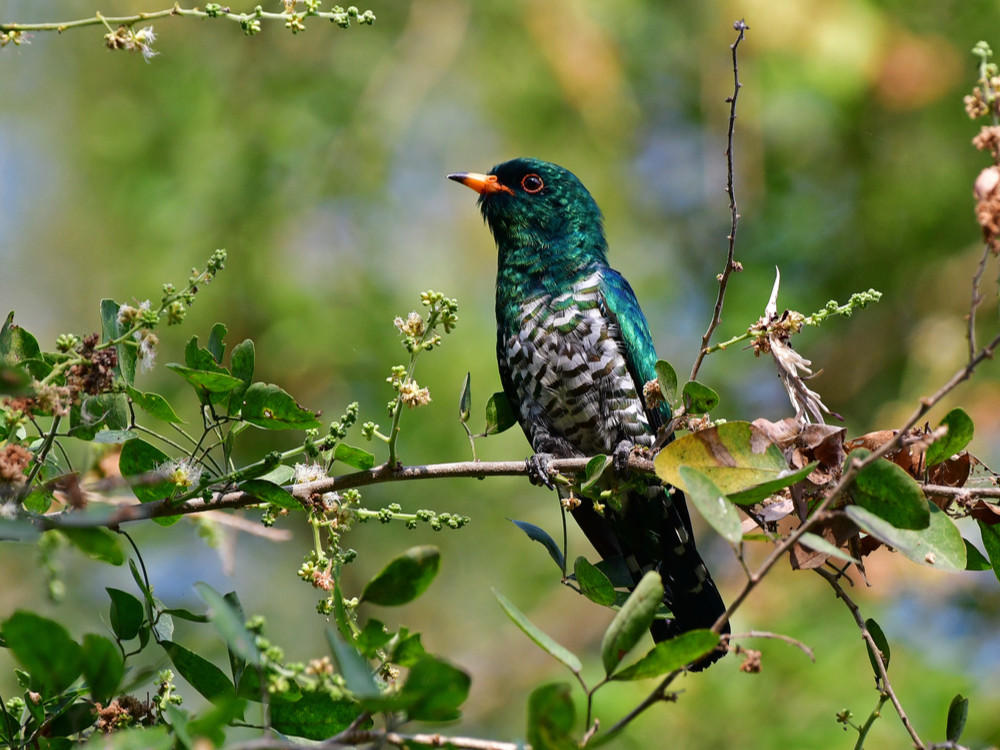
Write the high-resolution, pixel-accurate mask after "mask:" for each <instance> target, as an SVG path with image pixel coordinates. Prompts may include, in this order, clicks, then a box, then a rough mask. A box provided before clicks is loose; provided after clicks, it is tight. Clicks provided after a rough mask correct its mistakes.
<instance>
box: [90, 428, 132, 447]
mask: <svg viewBox="0 0 1000 750" xmlns="http://www.w3.org/2000/svg"><path fill="white" fill-rule="evenodd" d="M137 437H139V433H138V432H136V431H135V430H101V431H100V432H98V433H96V434H95V435H94V442H95V443H102V444H104V445H121V444H122V443H127V442H128V441H129V440H132V439H133V438H137Z"/></svg>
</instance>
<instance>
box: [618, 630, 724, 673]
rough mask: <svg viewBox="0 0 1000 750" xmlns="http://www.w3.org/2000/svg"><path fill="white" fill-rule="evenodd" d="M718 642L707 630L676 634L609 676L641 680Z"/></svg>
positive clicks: (677, 666)
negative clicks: (633, 662)
mask: <svg viewBox="0 0 1000 750" xmlns="http://www.w3.org/2000/svg"><path fill="white" fill-rule="evenodd" d="M718 645H719V636H718V635H716V634H715V633H713V632H712V631H711V630H689V631H687V632H686V633H681V634H680V635H679V636H677V637H676V638H671V639H669V640H666V641H661V642H660V643H657V644H656V645H655V646H653V648H652V650H650V651H649V653H647V654H646V655H645V656H644V657H642V658H641V659H640V660H639V661H637V662H636V663H635V664H630V665H629V666H627V667H625V668H624V669H621V670H619V671H618V672H616V673H615V674H613V675H612V676H611V679H612V680H645V679H647V678H649V677H659V676H660V675H664V674H667V673H668V672H673V671H674V670H675V669H680V668H682V667H684V666H686V665H688V664H691V663H693V662H695V661H697V660H698V659H700V658H701V657H703V656H705V655H706V654H709V653H711V652H712V651H713V650H714V649H715V647H716V646H718Z"/></svg>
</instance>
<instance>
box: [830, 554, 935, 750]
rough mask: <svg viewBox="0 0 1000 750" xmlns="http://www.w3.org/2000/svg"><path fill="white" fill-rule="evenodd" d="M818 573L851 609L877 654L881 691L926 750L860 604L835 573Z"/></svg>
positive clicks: (918, 746) (904, 724) (863, 633)
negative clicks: (886, 666) (889, 673)
mask: <svg viewBox="0 0 1000 750" xmlns="http://www.w3.org/2000/svg"><path fill="white" fill-rule="evenodd" d="M814 570H815V572H816V573H817V574H818V575H821V576H822V577H823V578H825V579H826V581H827V583H829V584H830V585H831V586H832V587H833V590H834V591H835V592H836V593H837V597H838V598H840V599H842V600H843V602H844V604H846V605H847V608H848V609H849V610H850V611H851V615H852V616H853V617H854V622H856V623H857V625H858V628H859V629H860V630H861V637H862V638H864V640H865V642H866V643H867V644H868V647H869V648H870V649H871V651H872V653H873V654H876V658H875V659H873V660H872V661H873V662H874V663H875V667H876V671H877V672H878V678H879V680H880V681H881V682H882V689H881V692H882V694H883V695H887V696H888V697H889V700H890V701H892V705H893V707H894V708H895V709H896V713H897V714H899V718H900V721H902V722H903V726H904V727H905V728H906V731H907V732H908V733H909V735H910V739H912V740H913V746H914V747H916V748H918V750H926V748H927V746H926V745H925V744H924V742H923V740H921V739H920V736H919V735H918V734H917V732H916V730H915V729H914V728H913V724H911V723H910V719H909V717H908V716H907V715H906V712H905V711H904V710H903V707H902V706H901V705H900V703H899V699H898V698H897V697H896V692H895V691H894V690H893V689H892V684H891V683H890V682H889V675H888V674H887V673H886V670H885V664H883V663H882V659H881V657H880V656H879V655H880V654H881V653H882V652H881V650H880V649H879V647H878V645H877V644H876V643H875V639H874V638H872V634H871V633H869V632H868V626H867V625H865V620H864V618H863V617H862V616H861V611H860V610H859V609H858V605H857V604H855V603H854V600H853V599H851V597H849V596H848V595H847V592H846V591H844V587H843V586H841V585H840V581H838V580H837V576H835V575H833V573H830V572H829V571H826V570H823V569H822V568H814Z"/></svg>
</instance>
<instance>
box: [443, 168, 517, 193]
mask: <svg viewBox="0 0 1000 750" xmlns="http://www.w3.org/2000/svg"><path fill="white" fill-rule="evenodd" d="M448 179H449V180H454V181H455V182H461V183H462V184H463V185H465V186H466V187H468V188H472V189H473V190H475V191H476V192H477V193H479V194H480V195H490V194H491V193H510V194H511V195H513V194H514V191H513V190H511V189H510V188H509V187H507V186H506V185H504V184H502V183H501V182H500V180H498V179H497V176H496V175H495V174H478V173H476V172H458V173H456V174H450V175H448Z"/></svg>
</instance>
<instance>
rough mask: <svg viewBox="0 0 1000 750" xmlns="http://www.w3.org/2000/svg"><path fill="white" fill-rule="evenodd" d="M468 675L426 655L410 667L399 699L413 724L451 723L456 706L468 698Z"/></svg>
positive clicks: (456, 716)
mask: <svg viewBox="0 0 1000 750" xmlns="http://www.w3.org/2000/svg"><path fill="white" fill-rule="evenodd" d="M471 682H472V681H471V680H470V679H469V675H468V674H466V673H465V672H464V671H462V670H461V669H459V668H458V667H456V666H453V665H451V664H449V663H448V662H446V661H444V660H443V659H438V658H436V657H434V656H425V657H424V658H422V659H421V660H420V661H418V662H417V663H416V664H414V665H413V667H411V668H410V674H409V675H407V677H406V683H405V684H404V685H403V689H402V690H401V691H400V692H399V696H398V700H399V701H400V702H401V703H402V704H403V705H405V706H406V712H407V714H408V715H409V718H410V719H412V720H416V721H453V720H454V719H457V718H459V717H460V716H461V713H460V712H459V710H458V707H459V706H461V705H462V704H463V703H464V702H465V699H466V698H468V697H469V686H470V684H471Z"/></svg>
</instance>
